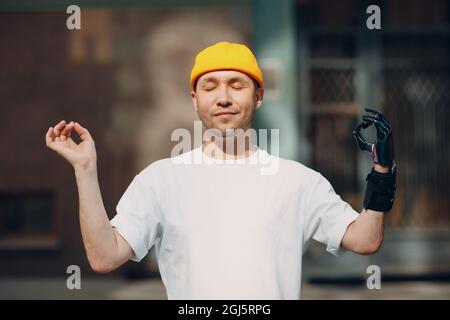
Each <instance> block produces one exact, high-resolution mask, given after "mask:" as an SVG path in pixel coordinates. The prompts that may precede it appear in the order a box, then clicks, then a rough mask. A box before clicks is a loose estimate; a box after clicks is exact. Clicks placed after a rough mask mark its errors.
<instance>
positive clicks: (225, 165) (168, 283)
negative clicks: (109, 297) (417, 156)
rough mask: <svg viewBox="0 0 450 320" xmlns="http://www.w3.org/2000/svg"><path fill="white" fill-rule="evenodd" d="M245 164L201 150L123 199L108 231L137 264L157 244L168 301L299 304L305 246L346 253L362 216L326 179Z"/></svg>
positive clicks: (260, 153)
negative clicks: (344, 244) (348, 236)
mask: <svg viewBox="0 0 450 320" xmlns="http://www.w3.org/2000/svg"><path fill="white" fill-rule="evenodd" d="M192 159H197V160H198V159H201V160H206V161H201V163H198V161H197V162H196V163H192V161H191V160H192ZM246 159H247V163H246V164H237V163H236V162H234V160H224V161H222V162H221V161H214V160H213V159H212V158H210V157H208V156H206V155H205V153H203V152H202V149H201V147H199V148H197V149H194V150H192V151H190V152H186V153H184V154H182V155H179V156H177V157H173V158H166V159H162V160H158V161H156V162H154V163H152V164H150V165H149V166H148V167H146V168H145V169H144V170H142V171H141V172H140V173H139V174H137V175H136V176H135V178H134V179H133V181H132V182H131V184H130V185H129V187H128V188H127V190H126V191H125V193H124V194H123V196H122V198H121V199H120V201H119V203H118V205H117V208H116V209H117V215H116V216H115V217H114V218H113V219H112V220H111V224H112V226H114V227H115V228H117V231H118V232H119V233H120V234H121V235H122V236H123V237H124V238H125V239H126V241H127V242H128V243H129V244H130V246H131V248H132V249H133V251H134V254H135V256H134V257H133V258H132V260H134V261H140V260H141V259H142V258H143V257H144V256H145V255H146V254H147V253H148V251H149V249H150V248H151V247H152V246H153V245H155V250H156V251H155V252H156V258H157V262H158V266H159V271H160V274H161V278H162V281H163V283H164V285H165V287H166V290H167V296H168V299H299V297H300V289H301V285H300V284H301V271H302V255H303V253H304V251H305V249H306V247H307V244H308V242H309V241H310V240H311V239H314V240H316V241H319V242H321V243H323V244H325V245H326V247H327V250H328V251H329V252H330V253H332V254H334V255H338V254H339V253H340V252H341V251H343V249H342V248H341V247H340V243H341V240H342V238H343V235H344V233H345V231H346V229H347V227H348V225H349V224H350V223H351V222H352V221H354V220H355V219H356V218H357V217H358V216H359V213H358V212H356V211H355V210H353V209H352V208H351V206H350V205H349V204H347V203H346V202H344V201H343V200H342V199H341V198H340V196H339V195H337V194H336V193H335V192H334V190H333V188H332V186H331V185H330V183H329V182H328V181H327V180H326V179H325V178H324V177H323V176H322V175H321V174H319V173H318V172H316V171H314V170H312V169H309V168H307V167H306V166H304V165H302V164H300V163H298V162H295V161H291V160H286V159H283V158H279V157H274V156H272V155H269V154H268V153H267V152H266V151H264V150H262V149H258V150H257V152H255V153H254V154H253V155H251V156H250V157H248V158H246ZM260 159H265V160H264V164H263V161H262V160H260ZM255 160H256V161H255ZM267 160H268V161H267ZM211 162H212V164H211ZM251 162H253V163H251ZM255 162H256V163H255ZM275 162H276V164H277V166H276V168H277V170H276V173H273V172H272V174H261V172H262V171H261V169H262V168H261V167H264V166H265V167H267V164H268V163H269V164H274V163H275ZM273 167H275V166H273Z"/></svg>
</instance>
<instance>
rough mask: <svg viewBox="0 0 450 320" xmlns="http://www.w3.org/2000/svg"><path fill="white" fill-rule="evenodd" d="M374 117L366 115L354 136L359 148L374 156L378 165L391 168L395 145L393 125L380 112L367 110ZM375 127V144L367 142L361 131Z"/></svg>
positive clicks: (354, 131)
mask: <svg viewBox="0 0 450 320" xmlns="http://www.w3.org/2000/svg"><path fill="white" fill-rule="evenodd" d="M364 110H366V111H367V112H370V113H372V114H373V115H364V116H363V117H362V120H363V121H362V122H361V123H360V124H359V125H358V126H357V127H356V128H355V130H353V136H354V137H355V140H356V143H357V144H358V146H359V148H360V149H361V150H363V151H367V152H369V153H370V154H371V155H372V159H373V160H374V162H375V163H376V164H379V165H381V166H384V167H389V168H391V167H392V166H393V164H394V143H393V140H392V131H391V125H390V124H389V122H388V121H387V119H386V118H385V117H384V115H383V114H382V113H381V112H380V111H376V110H373V109H369V108H365V109H364ZM371 125H374V126H375V128H376V130H377V139H376V141H375V143H369V142H367V141H366V140H365V139H364V138H363V136H362V135H361V129H366V128H367V127H369V126H371Z"/></svg>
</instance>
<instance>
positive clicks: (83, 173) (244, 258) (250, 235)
mask: <svg viewBox="0 0 450 320" xmlns="http://www.w3.org/2000/svg"><path fill="white" fill-rule="evenodd" d="M190 85H191V89H192V91H191V96H192V102H193V106H194V109H195V111H196V112H197V113H198V116H199V118H200V120H201V121H202V123H203V127H204V129H207V130H212V131H213V134H212V136H213V137H214V139H210V140H209V141H205V142H204V143H203V145H202V146H201V147H199V148H196V149H194V150H192V151H189V152H186V153H184V154H181V155H178V156H175V157H173V158H167V159H162V160H159V161H156V162H154V163H152V164H150V165H149V166H148V167H146V168H145V169H144V170H142V171H141V172H140V173H139V174H137V175H136V176H135V178H134V179H133V181H132V182H131V184H130V185H129V187H128V188H127V190H126V191H125V193H124V195H123V196H122V198H121V199H120V201H119V203H118V205H117V208H116V209H117V214H116V216H115V217H114V218H113V219H112V220H111V221H109V219H108V216H107V214H106V212H105V208H104V206H103V202H102V197H101V194H100V188H99V185H98V179H97V168H96V151H95V146H94V141H93V139H92V137H91V135H90V134H89V131H88V130H87V129H86V128H83V127H82V126H81V125H80V124H79V123H78V122H75V123H74V122H70V123H69V124H66V123H65V122H64V121H61V122H60V123H58V124H57V125H56V126H55V127H54V128H52V127H50V128H49V130H48V132H47V134H46V142H47V146H48V147H49V148H51V149H52V150H54V151H56V152H57V153H58V154H60V155H61V156H63V157H64V158H65V159H66V160H67V161H69V162H70V163H71V165H72V166H73V168H74V171H75V176H76V181H77V186H78V192H79V201H80V224H81V232H82V236H83V241H84V245H85V248H86V253H87V257H88V260H89V263H90V265H91V266H92V268H93V270H95V271H96V272H100V273H105V272H110V271H112V270H114V269H115V268H117V267H119V266H120V265H122V264H123V263H125V262H126V261H127V260H129V259H131V260H134V261H140V260H141V259H142V258H143V257H144V256H145V255H146V254H147V252H148V251H149V249H150V248H151V247H152V246H155V249H156V256H157V260H158V266H159V269H160V273H161V277H162V280H163V282H164V285H165V287H166V290H167V295H168V298H169V299H298V298H299V296H300V283H301V262H302V254H303V252H304V251H305V248H306V246H307V244H308V242H309V241H310V240H311V239H314V240H316V241H319V242H322V243H324V244H325V245H326V246H327V250H328V251H329V252H331V253H332V254H334V255H337V254H339V252H340V251H343V250H350V251H353V252H355V253H358V254H373V253H375V252H376V251H377V250H378V249H379V248H380V246H381V242H382V239H383V224H384V211H388V210H389V209H390V208H391V206H392V202H393V196H394V191H395V171H394V170H393V169H391V168H393V167H394V166H393V151H392V135H391V133H390V127H389V124H388V123H387V121H386V120H385V119H384V117H383V116H382V114H381V113H377V112H374V114H375V115H374V116H364V117H363V122H362V123H361V125H360V126H358V127H357V128H356V130H355V132H354V135H355V138H356V140H357V142H358V145H359V146H360V148H361V149H363V150H366V151H368V152H370V154H372V155H373V156H374V160H375V162H376V163H375V167H374V170H372V172H371V174H370V175H369V176H368V187H367V191H366V196H365V200H364V209H363V210H362V212H361V213H360V214H359V213H358V212H356V211H355V210H353V209H352V208H351V207H350V206H349V205H348V204H347V203H346V202H344V201H343V200H342V199H341V198H340V197H339V196H338V195H337V194H336V193H335V192H334V190H333V188H332V186H331V185H330V183H329V182H328V181H327V180H326V179H325V178H324V177H323V176H322V175H320V174H319V173H318V172H316V171H314V170H311V169H309V168H307V167H305V166H304V165H302V164H300V163H298V162H295V161H291V160H286V159H282V158H278V157H275V156H273V155H269V154H268V153H267V152H265V151H263V150H261V149H259V148H258V147H257V146H256V145H255V144H254V141H253V140H250V142H249V143H248V144H245V143H244V144H243V143H242V139H241V140H240V139H238V138H239V137H240V136H242V134H240V133H239V132H242V131H247V130H249V129H251V127H252V120H253V116H254V114H255V111H256V110H257V109H258V108H259V107H260V106H261V104H262V100H263V94H264V80H263V75H262V72H261V70H260V68H259V67H258V64H257V61H256V59H255V57H254V55H253V54H252V52H251V51H250V49H249V48H247V47H246V46H244V45H241V44H236V43H228V42H220V43H217V44H215V45H213V46H210V47H208V48H206V49H204V50H203V51H201V52H200V53H199V54H198V55H197V57H196V59H195V64H194V67H193V69H192V72H191V77H190ZM371 112H372V111H371ZM372 124H373V125H375V126H376V128H377V132H378V138H377V141H376V143H375V144H370V143H368V142H366V141H365V140H364V139H363V137H362V136H361V133H360V130H361V129H362V128H367V127H368V126H370V125H372ZM234 129H242V131H239V130H234ZM72 130H75V132H76V133H77V134H78V135H79V136H80V138H81V143H80V144H76V143H75V142H74V141H73V140H72V139H71V138H70V136H71V132H72ZM236 141H241V142H239V143H238V145H236V144H237V143H236ZM230 142H231V143H230ZM230 146H232V147H230ZM233 146H234V147H233ZM195 157H199V158H201V159H205V160H208V161H207V162H208V164H206V163H201V164H192V163H191V162H189V161H184V160H189V159H192V158H195ZM262 158H265V159H266V160H267V159H269V161H279V167H278V170H277V172H276V173H275V174H272V175H262V174H261V171H260V170H259V169H260V166H261V163H260V162H258V161H256V165H255V161H253V164H252V163H248V162H251V161H248V162H246V163H244V164H239V165H238V164H236V161H235V160H236V159H241V160H242V159H243V160H255V159H256V160H257V159H262ZM174 160H177V161H174ZM178 160H182V161H178ZM211 162H212V164H211ZM180 163H181V164H180Z"/></svg>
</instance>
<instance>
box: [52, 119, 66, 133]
mask: <svg viewBox="0 0 450 320" xmlns="http://www.w3.org/2000/svg"><path fill="white" fill-rule="evenodd" d="M65 125H66V121H65V120H61V121H60V122H59V123H58V124H57V125H56V126H55V128H54V132H55V135H56V136H59V135H60V133H61V130H62V129H63V128H64V126H65Z"/></svg>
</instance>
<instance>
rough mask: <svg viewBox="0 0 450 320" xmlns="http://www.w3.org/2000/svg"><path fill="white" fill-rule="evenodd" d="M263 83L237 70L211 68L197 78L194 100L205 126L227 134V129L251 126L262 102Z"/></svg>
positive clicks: (193, 93) (245, 128)
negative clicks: (259, 84)
mask: <svg viewBox="0 0 450 320" xmlns="http://www.w3.org/2000/svg"><path fill="white" fill-rule="evenodd" d="M263 95H264V89H263V88H262V87H259V88H255V83H254V80H253V79H252V78H251V77H249V76H248V75H246V74H245V73H242V72H239V71H234V70H220V71H212V72H208V73H205V74H203V75H202V76H201V77H200V78H198V80H197V86H196V91H192V92H191V96H192V102H193V105H194V109H195V111H197V113H198V116H199V118H200V120H201V121H202V122H203V125H204V126H205V127H206V129H211V128H216V129H219V130H220V131H221V132H222V134H223V135H225V133H226V130H227V129H243V130H247V129H249V128H251V127H252V119H253V116H254V114H255V111H256V109H258V108H259V107H260V106H261V103H262V99H263Z"/></svg>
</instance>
